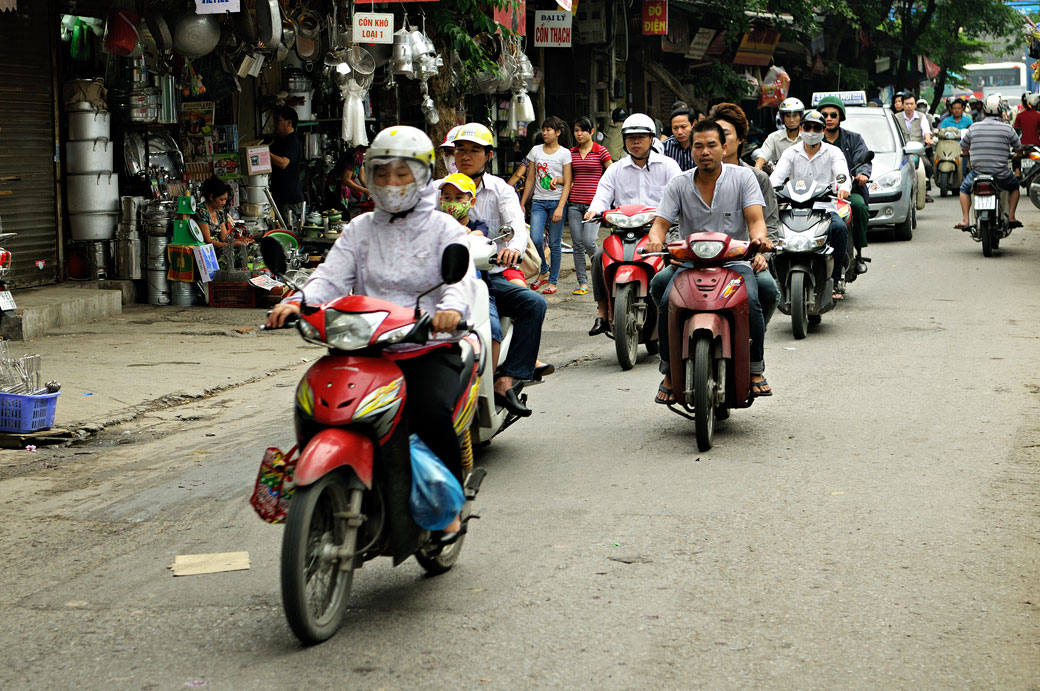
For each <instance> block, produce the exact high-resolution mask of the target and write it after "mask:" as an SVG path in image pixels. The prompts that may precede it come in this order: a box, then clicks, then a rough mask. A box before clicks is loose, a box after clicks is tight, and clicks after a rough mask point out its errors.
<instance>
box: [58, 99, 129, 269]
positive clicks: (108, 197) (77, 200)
mask: <svg viewBox="0 0 1040 691" xmlns="http://www.w3.org/2000/svg"><path fill="white" fill-rule="evenodd" d="M68 119H69V141H68V142H66V143H65V185H66V189H67V192H68V211H69V229H70V231H71V232H70V236H71V238H72V241H73V243H74V244H76V245H77V249H78V250H79V252H80V253H81V254H82V255H83V257H84V259H85V260H86V263H87V267H88V274H89V277H90V278H106V277H107V276H108V256H109V245H110V244H111V241H112V239H113V238H114V237H115V233H116V219H117V218H118V217H119V176H118V175H117V174H116V173H115V172H113V171H114V168H115V165H114V160H113V152H114V147H113V144H112V142H111V132H112V130H111V119H110V117H109V114H108V112H107V111H103V110H98V111H94V110H74V111H70V112H69V113H68ZM99 243H100V244H99Z"/></svg>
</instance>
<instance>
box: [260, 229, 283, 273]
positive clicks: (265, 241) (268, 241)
mask: <svg viewBox="0 0 1040 691" xmlns="http://www.w3.org/2000/svg"><path fill="white" fill-rule="evenodd" d="M260 255H261V256H262V257H263V258H264V265H265V266H267V268H268V269H270V270H271V273H273V274H274V275H275V276H278V277H279V278H281V276H282V275H284V274H285V271H286V270H287V269H288V268H289V262H288V260H287V259H286V258H285V248H284V247H282V243H280V242H278V240H276V239H275V238H272V237H266V238H261V239H260Z"/></svg>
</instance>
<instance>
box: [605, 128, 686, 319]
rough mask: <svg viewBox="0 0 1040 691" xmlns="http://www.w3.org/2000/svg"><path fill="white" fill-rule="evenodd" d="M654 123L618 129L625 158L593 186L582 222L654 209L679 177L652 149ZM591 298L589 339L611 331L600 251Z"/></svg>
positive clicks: (677, 170) (672, 163) (676, 168)
mask: <svg viewBox="0 0 1040 691" xmlns="http://www.w3.org/2000/svg"><path fill="white" fill-rule="evenodd" d="M654 133H655V129H654V121H653V120H652V119H651V118H650V117H649V116H647V115H643V114H642V113H636V114H634V115H630V116H629V117H628V118H627V119H626V120H625V122H624V124H622V126H621V134H622V135H623V136H624V140H625V151H626V152H627V153H628V156H625V157H624V158H622V159H621V160H620V161H618V162H617V163H615V164H613V165H612V166H610V167H609V168H607V170H606V171H605V172H604V173H603V177H602V178H600V180H599V185H597V186H596V196H594V197H593V198H592V203H591V204H589V210H588V211H587V212H586V213H585V220H586V221H590V220H592V218H593V217H595V216H596V215H598V214H601V213H603V212H604V211H607V210H608V209H614V208H617V207H619V206H622V205H624V204H643V205H646V206H652V207H654V208H656V207H657V205H658V204H660V202H661V197H662V196H663V195H664V188H665V186H666V185H667V184H668V181H669V180H671V179H672V178H674V177H675V176H676V175H679V174H680V173H681V172H682V170H681V169H680V168H679V164H678V163H676V162H675V161H673V160H672V159H671V158H669V157H668V156H665V155H664V154H660V153H657V152H656V151H654V150H652V149H651V146H652V144H653V139H654ZM592 295H593V297H594V298H595V299H596V321H595V322H593V324H592V329H590V330H589V335H590V336H595V335H597V334H601V333H606V332H608V331H610V324H609V323H608V321H607V300H608V299H609V295H607V286H606V283H605V281H604V279H603V250H602V248H601V249H600V250H599V251H597V252H596V254H595V256H593V257H592Z"/></svg>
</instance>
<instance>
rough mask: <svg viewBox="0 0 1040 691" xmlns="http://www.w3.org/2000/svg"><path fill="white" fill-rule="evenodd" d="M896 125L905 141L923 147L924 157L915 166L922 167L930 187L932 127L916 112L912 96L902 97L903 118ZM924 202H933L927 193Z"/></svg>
mask: <svg viewBox="0 0 1040 691" xmlns="http://www.w3.org/2000/svg"><path fill="white" fill-rule="evenodd" d="M896 123H898V124H899V126H900V127H902V128H903V134H905V135H906V139H907V141H911V142H918V143H920V144H924V145H925V147H926V149H925V152H926V155H925V156H919V157H918V158H917V165H918V167H921V166H923V167H924V176H925V180H926V184H927V185H930V184H931V180H932V157H931V153H930V147H931V146H932V126H931V124H930V123H929V122H928V118H927V117H925V116H924V114H922V113H918V112H917V99H916V98H914V95H913V94H906V95H905V96H903V116H902V117H897V118H896ZM924 200H925V201H926V202H933V201H935V200H934V199H932V197H931V195H929V194H927V193H926V194H925V196H924Z"/></svg>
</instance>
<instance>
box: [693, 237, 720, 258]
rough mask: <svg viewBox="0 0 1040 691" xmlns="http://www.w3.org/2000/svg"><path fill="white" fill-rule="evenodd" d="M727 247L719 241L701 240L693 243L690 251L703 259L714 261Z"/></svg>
mask: <svg viewBox="0 0 1040 691" xmlns="http://www.w3.org/2000/svg"><path fill="white" fill-rule="evenodd" d="M725 246H726V245H725V243H723V242H719V241H718V240H700V241H698V242H695V243H693V245H691V247H690V249H692V250H693V253H694V254H695V255H697V256H698V257H700V258H701V259H714V258H715V257H717V256H719V254H720V253H721V252H722V248H723V247H725Z"/></svg>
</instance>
